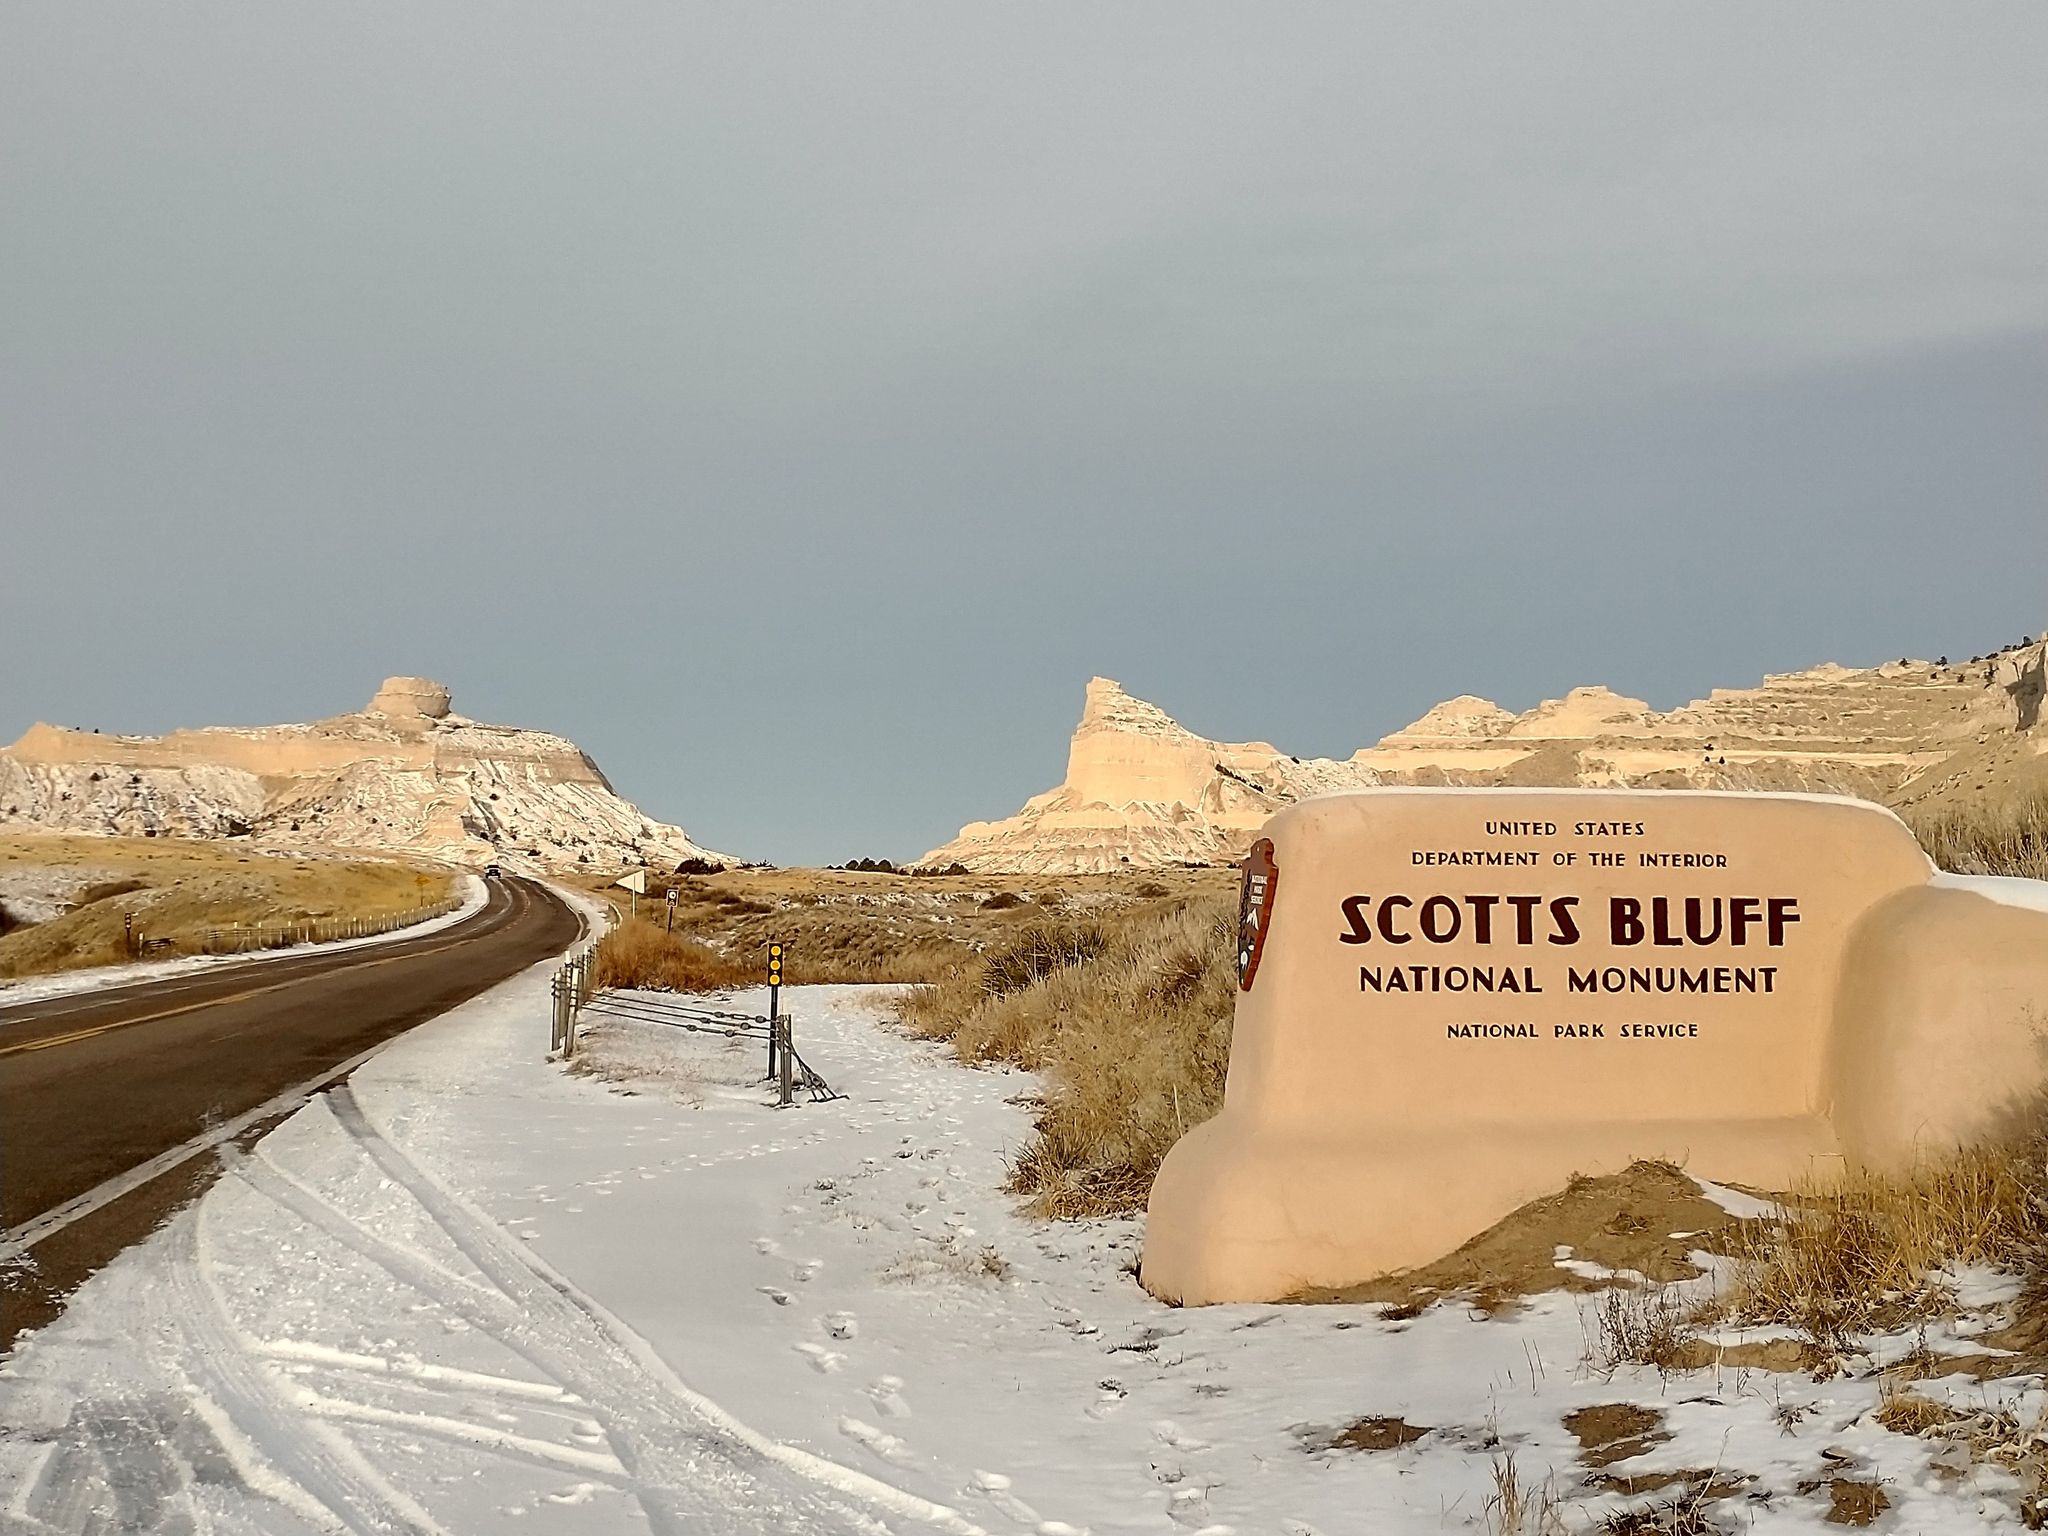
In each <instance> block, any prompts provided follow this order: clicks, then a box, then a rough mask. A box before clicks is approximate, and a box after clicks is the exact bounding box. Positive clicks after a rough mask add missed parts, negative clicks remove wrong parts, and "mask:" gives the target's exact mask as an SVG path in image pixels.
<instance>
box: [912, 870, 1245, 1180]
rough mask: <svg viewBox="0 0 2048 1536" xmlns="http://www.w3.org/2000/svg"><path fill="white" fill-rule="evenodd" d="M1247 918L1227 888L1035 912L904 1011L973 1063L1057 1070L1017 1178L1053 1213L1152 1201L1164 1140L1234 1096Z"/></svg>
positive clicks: (1020, 1160)
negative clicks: (1061, 917)
mask: <svg viewBox="0 0 2048 1536" xmlns="http://www.w3.org/2000/svg"><path fill="white" fill-rule="evenodd" d="M1235 922H1236V904H1235V900H1234V898H1232V897H1230V896H1227V895H1223V894H1215V895H1204V896H1201V897H1197V898H1193V899H1185V900H1179V901H1168V902H1155V903H1152V904H1149V905H1145V906H1141V907H1138V908H1135V909H1133V910H1132V911H1130V912H1128V913H1123V914H1119V915H1117V916H1115V917H1113V918H1110V919H1107V920H1104V921H1101V922H1091V923H1067V924H1062V923H1057V922H1046V923H1041V924H1036V925H1033V926H1032V927H1030V928H1027V929H1024V930H1023V931H1021V932H1020V933H1018V934H1017V935H1016V936H1015V937H1014V938H1012V939H1011V940H1010V941H1008V942H1007V943H1005V944H1003V945H1000V946H998V947H995V948H992V949H991V950H990V951H989V952H988V953H987V954H985V955H983V956H982V957H981V959H980V961H979V963H978V964H974V965H968V966H964V967H962V968H961V969H960V970H959V971H958V973H957V974H956V975H954V976H953V977H952V978H950V979H948V980H946V981H943V982H941V983H939V984H937V985H935V986H930V987H923V988H920V989H918V990H917V991H916V992H914V993H912V994H911V995H910V997H909V998H907V999H906V1001H905V1006H904V1017H905V1019H906V1021H907V1022H908V1023H910V1024H911V1025H912V1026H913V1027H915V1028H917V1029H919V1030H921V1031H922V1032H924V1033H926V1034H929V1035H933V1036H938V1037H942V1038H946V1039H949V1040H951V1041H952V1042H953V1046H954V1049H955V1050H957V1051H958V1052H959V1054H960V1055H961V1056H963V1057H965V1058H966V1059H967V1060H970V1061H993V1060H1002V1061H1011V1062H1016V1063H1018V1064H1019V1065H1021V1066H1025V1067H1030V1068H1033V1069H1035V1070H1039V1071H1042V1072H1044V1073H1045V1074H1046V1075H1047V1076H1048V1077H1049V1078H1050V1080H1051V1087H1050V1091H1049V1093H1048V1095H1047V1097H1046V1099H1045V1101H1044V1103H1043V1105H1042V1106H1041V1110H1040V1114H1039V1118H1038V1127H1037V1132H1036V1134H1035V1135H1034V1137H1033V1138H1032V1140H1031V1142H1030V1144H1029V1145H1028V1146H1026V1147H1025V1149H1024V1151H1023V1153H1022V1155H1021V1156H1020V1157H1019V1158H1018V1160H1017V1165H1016V1169H1015V1174H1014V1178H1013V1187H1014V1188H1015V1189H1016V1190H1017V1191H1018V1192H1020V1193H1023V1194H1028V1195H1031V1196H1032V1197H1033V1203H1034V1205H1035V1206H1036V1207H1037V1209H1038V1210H1039V1211H1040V1212H1041V1213H1042V1214H1045V1215H1049V1216H1059V1217H1072V1216H1094V1215H1109V1214H1115V1213H1120V1212H1124V1211H1129V1210H1135V1209H1137V1208H1138V1207H1140V1206H1142V1205H1143V1204H1144V1202H1145V1198H1146V1196H1147V1195H1148V1194H1149V1193H1150V1191H1151V1187H1152V1176H1153V1174H1154V1173H1156V1172H1157V1171H1158V1168H1159V1163H1160V1160H1161V1159H1162V1158H1164V1157H1165V1156H1166V1152H1167V1149H1168V1148H1169V1147H1171V1146H1172V1145H1173V1143H1174V1142H1175V1141H1177V1140H1179V1138H1180V1136H1181V1135H1182V1133H1183V1132H1185V1131H1186V1130H1187V1129H1188V1128H1190V1127H1191V1126H1195V1125H1199V1124H1200V1123H1201V1122H1202V1121H1204V1120H1206V1119H1208V1118H1209V1116H1210V1115H1212V1114H1214V1113H1215V1112H1216V1110H1217V1108H1218V1107H1219V1106H1220V1104H1221V1103H1222V1098H1223V1078H1224V1073H1225V1071H1226V1069H1227V1068H1228V1066H1229V1063H1230V1021H1231V1009H1232V1003H1233V1000H1234V998H1235V996H1236V985H1237V982H1236V969H1235V963H1234V960H1233V954H1232V936H1233V930H1234V926H1235Z"/></svg>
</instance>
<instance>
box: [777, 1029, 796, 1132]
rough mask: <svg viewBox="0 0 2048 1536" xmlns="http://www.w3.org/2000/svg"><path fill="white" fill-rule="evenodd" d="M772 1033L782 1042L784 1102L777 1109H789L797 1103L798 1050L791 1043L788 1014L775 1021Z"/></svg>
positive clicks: (781, 1066)
mask: <svg viewBox="0 0 2048 1536" xmlns="http://www.w3.org/2000/svg"><path fill="white" fill-rule="evenodd" d="M771 1033H773V1034H774V1035H775V1036H776V1037H777V1038H779V1039H780V1040H781V1042H782V1061H781V1064H780V1070H781V1073H782V1102H781V1103H780V1104H779V1105H778V1106H777V1108H780V1109H787V1108H789V1106H790V1105H791V1104H793V1103H794V1102H795V1093H796V1050H795V1048H794V1047H792V1046H791V1044H790V1043H789V1016H788V1015H787V1014H785V1015H783V1016H782V1017H781V1018H779V1019H777V1020H776V1021H775V1028H774V1030H773V1031H772V1032H771Z"/></svg>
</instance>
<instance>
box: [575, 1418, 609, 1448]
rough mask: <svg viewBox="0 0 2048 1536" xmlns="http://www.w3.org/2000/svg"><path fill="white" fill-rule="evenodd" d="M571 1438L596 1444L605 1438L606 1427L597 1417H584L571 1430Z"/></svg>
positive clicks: (584, 1442)
mask: <svg viewBox="0 0 2048 1536" xmlns="http://www.w3.org/2000/svg"><path fill="white" fill-rule="evenodd" d="M569 1438H570V1439H571V1440H577V1441H581V1442H582V1443H583V1444H584V1445H596V1444H597V1443H598V1442H599V1441H600V1440H602V1439H604V1427H603V1426H602V1425H600V1424H599V1423H598V1422H597V1420H595V1419H584V1420H583V1421H582V1422H581V1423H579V1424H577V1425H576V1426H575V1428H573V1429H571V1430H570V1431H569Z"/></svg>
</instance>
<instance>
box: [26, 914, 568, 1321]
mask: <svg viewBox="0 0 2048 1536" xmlns="http://www.w3.org/2000/svg"><path fill="white" fill-rule="evenodd" d="M581 927H582V922H581V919H580V918H578V917H577V916H576V914H575V913H574V912H572V911H571V910H570V909H569V908H568V907H566V906H565V905H563V904H562V902H561V901H560V900H558V899H557V898H556V897H555V896H553V895H552V894H550V893H549V892H548V891H547V889H546V888H545V887H543V886H540V885H538V884H535V883H533V882H531V881H526V880H519V879H506V880H503V881H495V882H493V884H492V888H491V892H490V900H489V902H488V903H487V904H486V906H485V907H484V909H483V910H482V911H480V912H478V913H476V914H475V915H474V916H472V917H470V918H467V919H465V920H464V921H463V922H461V923H458V924H456V925H454V926H453V927H449V928H443V929H440V930H438V931H436V932H434V933H430V934H423V935H421V936H419V937H417V938H412V939H396V940H393V941H391V942H389V943H384V944H376V945H369V946H365V947H361V948H354V949H345V950H340V951H335V952H330V953H325V954H322V953H318V952H314V953H309V954H305V955H293V956H289V957H279V958H272V959H263V960H252V961H248V962H244V963H238V964H235V965H226V966H222V967H220V968H218V969H213V970H208V971H205V972H203V973H201V974H198V975H192V974H186V975H182V976H177V977H173V978H167V979H165V980H163V981H158V982H149V983H141V984H137V985H133V986H126V987H119V988H109V989H107V990H105V991H99V992H87V993H74V994H72V995H70V996H68V997H53V998H49V999H46V1000H45V1001H42V1002H35V1003H22V1004H18V1005H16V1006H14V1007H11V1008H0V1357H4V1355H5V1353H6V1352H7V1351H8V1350H9V1349H10V1348H11V1347H12V1345H13V1342H14V1339H15V1337H16V1336H17V1335H18V1334H19V1333H20V1332H21V1331H22V1330H23V1329H24V1328H29V1327H34V1326H37V1325H38V1324H39V1323H41V1322H43V1321H45V1320H47V1319H48V1318H49V1317H51V1316H53V1315H54V1314H55V1312H56V1311H57V1309H58V1308H59V1306H60V1305H61V1303H62V1298H63V1297H64V1296H65V1295H66V1294H68V1293H69V1292H70V1290H71V1289H72V1288H73V1287H74V1286H76V1285H77V1283H78V1282H79V1281H80V1280H82V1279H84V1278H85V1276H87V1275H89V1274H90V1273H92V1271H93V1270H95V1269H97V1268H99V1267H100V1266H101V1265H102V1264H104V1263H105V1262H106V1261H107V1260H108V1259H110V1258H112V1257H113V1256H114V1255H115V1254H116V1253H118V1252H120V1251H121V1249H123V1248H125V1247H126V1246H127V1245H128V1244H129V1243H131V1242H134V1241H135V1240H136V1239H138V1238H139V1237H141V1236H143V1235H145V1234H146V1233H148V1232H149V1231H151V1230H152V1229H154V1228H155V1227H156V1225H157V1224H158V1223H159V1222H161V1221H162V1219H163V1218H164V1217H165V1216H166V1215H167V1214H168V1213H169V1212H171V1211H173V1210H175V1209H177V1208H178V1207H179V1206H180V1205H182V1204H184V1203H185V1202H186V1201H187V1200H189V1199H190V1198H191V1197H192V1195H193V1194H194V1193H195V1192H196V1191H198V1190H199V1189H201V1188H203V1187H204V1186H205V1184H206V1182H207V1181H208V1180H209V1179H210V1178H211V1176H212V1171H213V1168H214V1165H215V1159H214V1158H213V1157H212V1156H211V1155H210V1154H211V1152H212V1149H213V1148H214V1147H215V1146H217V1145H219V1144H220V1143H221V1142H223V1141H226V1140H231V1139H237V1138H242V1137H254V1136H257V1135H260V1134H262V1132H263V1131H264V1130H266V1129H268V1127H269V1126H270V1125H272V1124H274V1123H275V1122H276V1121H277V1120H278V1119H280V1118H282V1117H283V1116H284V1115H285V1114H288V1113H290V1111H291V1109H292V1108H293V1107H294V1106H295V1104H296V1102H297V1101H298V1099H299V1097H300V1096H301V1095H303V1094H304V1093H306V1092H309V1091H311V1090H313V1089H314V1088H317V1087H318V1086H321V1085H322V1084H323V1083H325V1082H327V1081H331V1080H332V1079H333V1078H335V1077H337V1076H345V1075H346V1073H347V1071H348V1070H350V1068H351V1067H352V1066H353V1064H354V1062H355V1061H356V1060H357V1059H358V1058H360V1057H361V1056H362V1055H363V1054H364V1053H366V1052H368V1051H370V1050H372V1049H374V1048H375V1047H376V1046H378V1045H380V1044H382V1043H383V1042H384V1041H386V1040H389V1039H390V1038H391V1037H392V1036H394V1035H397V1034H399V1033H402V1032H403V1031H405V1030H407V1029H410V1028H412V1027H413V1026H414V1025H416V1024H420V1023H423V1022H425V1021H426V1020H428V1019H431V1018H433V1017H434V1016H436V1015H437V1014H441V1013H445V1012H446V1011H447V1010H448V1009H450V1008H453V1007H454V1006H456V1005H457V1004H458V1003H462V1002H465V1001H467V1000H468V999H470V998H472V997H475V996H476V995H477V994H478V993H480V992H483V991H484V990H486V989H487V988H489V987H491V986H494V985H495V984H496V983H498V982H500V981H503V980H504V979H505V978H506V977H508V976H512V975H514V974H516V973H517V972H519V971H521V970H524V969H525V968H526V967H527V966H529V965H532V964H533V963H535V962H536V961H539V960H543V959H546V958H547V957H548V956H550V955H554V954H557V953H559V952H560V951H562V950H563V949H565V948H567V947H568V946H569V945H570V944H571V943H572V942H573V941H574V940H575V939H576V937H577V935H578V933H579V932H580V931H581ZM24 1255H25V1256H26V1257H25V1258H24Z"/></svg>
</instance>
